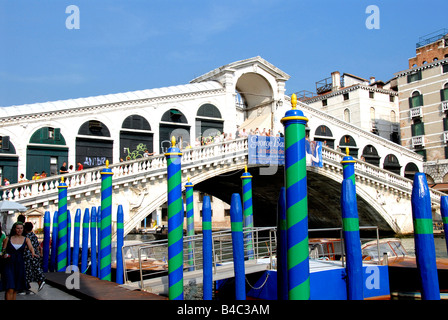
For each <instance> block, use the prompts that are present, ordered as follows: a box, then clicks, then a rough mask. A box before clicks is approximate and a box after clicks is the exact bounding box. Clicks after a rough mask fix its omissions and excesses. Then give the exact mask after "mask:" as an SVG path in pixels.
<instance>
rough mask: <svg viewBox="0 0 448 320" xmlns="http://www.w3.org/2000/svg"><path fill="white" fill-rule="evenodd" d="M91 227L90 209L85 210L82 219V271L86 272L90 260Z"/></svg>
mask: <svg viewBox="0 0 448 320" xmlns="http://www.w3.org/2000/svg"><path fill="white" fill-rule="evenodd" d="M89 228H90V214H89V209H88V208H86V209H85V210H84V217H83V219H82V253H81V273H86V271H87V268H88V260H89Z"/></svg>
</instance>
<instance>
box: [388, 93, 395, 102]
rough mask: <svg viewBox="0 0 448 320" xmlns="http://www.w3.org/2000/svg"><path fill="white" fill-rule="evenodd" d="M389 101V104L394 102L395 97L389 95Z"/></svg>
mask: <svg viewBox="0 0 448 320" xmlns="http://www.w3.org/2000/svg"><path fill="white" fill-rule="evenodd" d="M389 101H390V102H394V101H395V96H394V95H392V94H391V95H390V96H389Z"/></svg>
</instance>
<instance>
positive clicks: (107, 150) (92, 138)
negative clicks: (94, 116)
mask: <svg viewBox="0 0 448 320" xmlns="http://www.w3.org/2000/svg"><path fill="white" fill-rule="evenodd" d="M113 146H114V141H113V140H112V139H111V138H110V131H109V128H108V127H107V126H106V125H105V124H104V123H102V122H101V121H98V120H89V121H86V122H84V123H83V124H82V125H81V127H80V128H79V131H78V136H77V137H76V163H78V162H80V163H81V164H82V165H83V167H84V169H88V168H93V167H97V166H102V165H105V164H106V160H109V162H111V163H112V162H113Z"/></svg>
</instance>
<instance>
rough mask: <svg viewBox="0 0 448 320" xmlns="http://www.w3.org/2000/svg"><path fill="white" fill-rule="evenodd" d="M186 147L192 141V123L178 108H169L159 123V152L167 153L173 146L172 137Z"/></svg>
mask: <svg viewBox="0 0 448 320" xmlns="http://www.w3.org/2000/svg"><path fill="white" fill-rule="evenodd" d="M172 136H174V137H175V138H176V141H177V144H178V145H181V146H182V148H185V147H186V146H187V144H188V143H190V125H189V124H188V120H187V118H186V117H185V115H184V114H183V113H182V112H181V111H179V110H178V109H174V108H172V109H169V110H168V111H166V112H165V113H164V114H163V115H162V119H161V121H160V124H159V152H160V153H165V152H166V151H167V150H168V148H169V147H170V146H171V137H172Z"/></svg>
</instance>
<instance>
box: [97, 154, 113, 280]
mask: <svg viewBox="0 0 448 320" xmlns="http://www.w3.org/2000/svg"><path fill="white" fill-rule="evenodd" d="M112 176H113V172H112V170H111V169H110V168H109V160H106V168H104V169H103V170H101V247H100V252H101V254H100V257H101V258H100V259H101V260H100V270H101V271H100V279H101V280H108V281H111V280H112V275H111V262H112Z"/></svg>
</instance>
